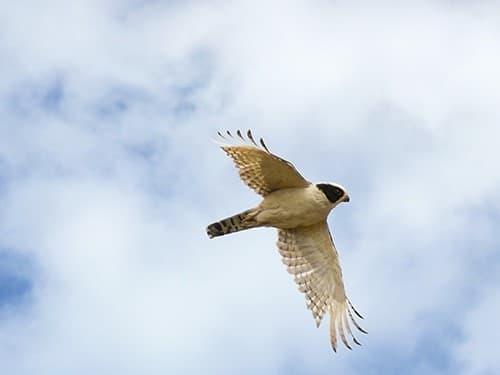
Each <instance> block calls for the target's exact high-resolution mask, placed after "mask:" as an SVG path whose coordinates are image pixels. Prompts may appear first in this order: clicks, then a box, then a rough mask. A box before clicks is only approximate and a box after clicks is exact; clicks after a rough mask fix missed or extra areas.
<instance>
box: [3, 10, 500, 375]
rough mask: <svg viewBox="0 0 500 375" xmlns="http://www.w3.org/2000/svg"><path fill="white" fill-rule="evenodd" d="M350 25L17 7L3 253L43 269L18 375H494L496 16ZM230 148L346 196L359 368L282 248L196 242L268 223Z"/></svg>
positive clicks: (345, 250) (13, 317) (346, 265)
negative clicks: (255, 140) (228, 225)
mask: <svg viewBox="0 0 500 375" xmlns="http://www.w3.org/2000/svg"><path fill="white" fill-rule="evenodd" d="M360 4H362V5H363V6H359V7H356V6H354V5H352V3H346V2H338V3H335V4H333V3H330V2H325V1H316V2H305V1H293V2H283V1H276V2H271V3H268V2H245V1H239V2H232V3H229V2H222V1H218V2H217V1H214V2H204V3H203V4H202V3H200V2H195V1H193V2H182V3H181V2H156V1H155V2H142V3H141V2H130V4H128V5H127V6H124V5H123V3H121V2H120V3H118V2H112V1H108V2H97V1H96V2H92V1H80V2H73V3H72V5H71V7H70V6H68V4H67V3H66V2H58V1H54V2H53V3H52V4H51V6H49V5H47V4H46V5H44V6H43V7H38V8H36V7H35V6H33V7H30V8H28V7H27V6H26V4H25V3H23V2H18V3H16V4H13V5H10V6H9V12H4V13H3V16H0V17H2V18H1V19H0V21H1V22H0V24H1V25H3V26H2V28H3V32H2V33H1V34H2V35H3V37H2V38H3V39H2V40H1V44H0V55H2V56H4V57H5V58H4V59H1V61H2V62H0V69H1V70H0V74H1V77H2V79H1V80H0V82H2V83H0V95H1V99H2V100H1V103H2V104H0V117H1V119H0V184H2V186H0V206H1V207H2V210H1V212H0V235H1V236H0V246H1V247H3V248H10V249H12V251H22V252H23V253H27V254H28V255H29V256H31V257H33V259H34V261H35V262H36V263H37V265H38V267H36V270H38V271H37V272H36V273H34V275H33V281H34V284H35V287H34V289H33V291H32V295H31V303H29V304H28V305H26V306H24V308H23V309H21V310H16V309H13V310H12V311H11V312H10V313H9V314H3V315H2V316H4V317H5V318H4V320H3V321H2V322H1V323H0V336H1V337H3V339H2V344H0V361H1V362H2V364H3V366H4V368H5V369H6V371H7V372H9V373H13V374H14V373H16V374H17V373H19V374H21V373H33V372H34V371H37V372H38V373H50V374H55V373H68V372H71V373H78V372H80V373H88V372H91V371H92V372H97V373H102V372H120V373H164V372H165V371H170V372H174V373H201V372H204V373H236V372H237V373H256V372H266V373H280V372H288V371H289V370H290V367H297V369H296V370H297V372H298V373H311V372H315V373H318V372H325V373H326V372H328V373H330V372H331V371H332V369H334V370H336V371H338V372H343V373H366V371H367V368H365V367H363V365H362V364H361V365H360V364H359V363H365V364H367V366H368V365H369V366H370V368H371V370H373V371H383V372H384V373H398V371H399V373H401V369H404V371H403V372H404V373H418V372H419V371H424V370H423V369H425V371H426V372H428V373H432V372H434V373H443V372H446V371H448V372H449V373H456V371H462V372H463V373H467V374H476V373H481V372H484V371H493V372H494V371H498V370H499V364H498V361H495V360H494V355H493V352H492V351H491V350H489V349H488V348H494V347H495V345H494V341H493V340H494V337H493V335H491V334H489V333H488V332H489V331H488V330H489V329H491V328H489V327H484V324H483V320H488V321H490V322H493V321H494V320H493V318H492V317H493V316H496V315H498V312H499V310H500V306H499V305H498V303H496V302H495V301H496V300H498V298H495V296H496V294H498V290H497V288H495V287H494V286H490V287H489V288H488V289H484V284H485V280H487V279H488V277H486V276H487V275H491V274H493V273H494V272H495V271H496V270H497V268H498V267H497V265H498V257H496V256H495V255H494V249H495V248H498V240H497V239H496V236H495V228H496V226H497V224H498V215H496V214H495V212H497V211H498V203H497V202H498V199H499V195H498V191H499V190H498V188H499V185H500V172H499V171H498V168H497V165H496V164H497V162H496V161H497V160H498V159H499V157H500V155H499V151H498V147H497V144H498V141H497V140H498V139H499V138H500V134H499V133H500V130H499V129H498V126H497V124H498V122H499V120H500V111H499V110H498V108H497V103H498V101H499V99H500V92H499V89H498V87H500V76H499V75H498V74H496V66H498V65H499V64H500V50H499V49H498V47H497V46H496V44H495V41H496V40H498V38H499V36H500V35H499V31H498V28H497V27H496V25H497V21H498V16H497V14H498V12H497V11H498V9H497V8H498V7H497V6H496V5H495V4H494V3H488V2H482V3H481V4H479V3H474V4H471V3H466V2H462V3H460V4H458V5H453V4H451V3H447V2H441V3H436V2H432V3H431V2H423V3H421V4H420V5H418V6H415V5H413V6H412V7H402V6H400V5H399V6H398V5H395V4H392V3H391V2H386V3H384V5H377V6H376V7H375V6H374V5H373V4H371V3H370V4H368V3H363V2H360ZM7 14H8V15H9V16H7ZM55 81H57V82H58V84H59V85H60V86H61V87H60V89H61V95H60V97H54V98H49V99H47V95H48V94H47V92H48V91H50V88H51V87H54V82H55ZM51 100H52V101H53V102H51ZM56 104H57V105H56ZM224 128H229V129H235V128H244V129H245V128H252V129H254V132H255V133H256V134H258V135H262V136H265V138H266V140H267V143H268V145H269V146H270V147H271V149H272V150H274V151H275V152H276V153H278V154H280V155H283V156H284V157H286V158H287V159H289V160H291V161H293V162H294V163H295V165H296V166H297V167H298V168H299V169H300V170H301V171H302V172H303V173H304V175H305V176H306V177H309V178H311V179H312V180H334V181H338V182H340V183H342V184H343V185H345V186H347V187H348V188H349V189H350V191H351V196H352V198H353V199H352V202H351V203H350V204H349V205H345V206H342V207H339V208H338V209H336V211H335V212H334V214H333V217H332V219H331V220H330V223H331V224H332V226H333V232H334V236H335V239H336V243H337V245H338V247H339V252H340V254H341V262H342V265H343V269H344V278H345V281H346V285H347V290H348V293H349V294H350V296H351V299H352V300H353V302H354V303H355V304H356V305H357V307H358V308H359V309H360V310H361V312H363V313H364V315H365V316H366V322H364V323H365V324H364V325H365V326H366V328H367V329H368V330H369V331H370V335H368V336H366V337H362V339H363V340H362V341H363V342H364V343H366V345H365V346H364V347H363V348H360V349H359V350H357V351H356V352H353V353H346V352H341V353H340V354H339V355H337V356H335V357H333V355H332V354H331V353H330V352H331V349H330V348H329V345H328V339H327V329H326V324H325V326H323V327H321V329H319V330H316V329H315V328H314V322H313V320H312V319H311V317H310V313H309V312H308V311H307V310H306V309H305V304H304V302H303V297H302V296H301V295H299V293H298V292H297V291H296V290H295V287H294V285H293V282H292V280H291V278H290V277H289V275H287V274H286V272H285V271H284V269H283V267H282V266H281V264H280V261H279V257H278V254H277V252H276V250H275V249H274V241H275V234H274V233H273V231H271V230H259V231H257V230H255V231H251V232H246V233H239V234H237V235H233V236H228V237H227V238H221V239H217V240H213V241H209V240H208V239H207V238H206V236H205V233H204V227H205V226H206V224H208V223H209V222H211V221H213V220H216V219H218V218H220V217H224V216H226V215H228V214H231V213H234V212H236V211H238V210H243V209H246V208H248V206H250V205H254V204H256V203H257V202H258V197H256V196H254V195H253V193H252V192H250V191H249V190H247V189H246V188H245V187H243V185H242V184H241V183H240V182H239V181H238V178H237V175H236V172H235V171H234V170H233V169H232V167H231V162H230V161H229V160H227V159H226V157H225V156H224V155H223V153H221V152H219V151H217V149H216V147H215V145H213V144H212V143H211V142H210V138H211V137H213V136H214V135H215V130H217V129H224ZM318 161H319V162H318ZM478 273H480V274H483V275H485V279H482V278H477V277H476V274H478ZM483 290H486V291H483ZM471 296H474V298H472V302H471ZM457 311H458V312H457ZM486 318H487V319H486ZM436 348H437V349H436ZM433 350H434V352H437V353H443V356H445V357H446V358H445V359H442V360H441V362H440V361H438V360H437V359H436V358H435V357H433V356H432V355H431V354H432V353H430V352H432V351H433ZM462 364H463V367H462Z"/></svg>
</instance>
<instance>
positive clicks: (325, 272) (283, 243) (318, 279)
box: [277, 221, 366, 351]
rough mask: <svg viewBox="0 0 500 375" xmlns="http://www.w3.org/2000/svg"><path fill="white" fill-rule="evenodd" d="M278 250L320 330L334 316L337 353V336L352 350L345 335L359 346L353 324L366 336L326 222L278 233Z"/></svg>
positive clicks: (332, 337) (332, 336)
mask: <svg viewBox="0 0 500 375" xmlns="http://www.w3.org/2000/svg"><path fill="white" fill-rule="evenodd" d="M277 245H278V248H279V251H280V254H281V255H282V257H283V258H282V260H283V263H284V264H285V265H286V266H287V271H288V272H289V273H291V274H292V275H294V276H295V282H296V283H297V284H298V287H299V290H300V291H301V292H303V293H305V295H306V303H307V307H308V308H309V309H310V310H311V311H312V314H313V317H314V319H315V320H316V325H317V326H319V325H320V323H321V320H322V319H323V316H324V315H325V313H326V312H328V313H329V314H330V341H331V344H332V348H333V350H334V351H337V332H338V334H339V335H340V338H341V339H342V342H343V343H344V344H345V346H346V347H347V348H349V349H351V346H350V345H349V343H348V341H347V339H346V335H345V331H347V333H348V334H349V335H350V336H351V337H352V339H353V341H354V342H355V343H356V344H359V345H361V344H360V343H359V341H358V340H357V339H356V338H355V337H354V335H353V334H352V331H351V327H350V325H349V320H350V321H351V322H352V323H353V324H354V325H355V327H357V328H358V329H359V330H360V331H361V332H363V333H366V331H364V330H363V329H362V328H361V327H360V326H359V325H358V323H357V322H356V321H355V320H354V317H353V314H352V312H351V310H352V311H353V312H354V313H355V314H356V315H358V316H359V317H361V316H360V315H359V313H358V312H357V311H356V310H355V309H354V307H353V306H352V305H351V303H350V302H349V300H348V298H347V297H346V294H345V289H344V282H343V281H342V271H341V269H340V264H339V259H338V254H337V250H336V248H335V245H334V244H333V240H332V237H331V235H330V231H329V229H328V224H327V223H326V221H324V222H321V223H318V224H315V225H311V226H307V227H298V228H294V229H286V230H285V229H279V230H278V243H277Z"/></svg>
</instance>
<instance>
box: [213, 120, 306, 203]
mask: <svg viewBox="0 0 500 375" xmlns="http://www.w3.org/2000/svg"><path fill="white" fill-rule="evenodd" d="M218 134H219V136H221V137H222V138H223V139H224V140H226V141H230V142H234V141H236V140H237V139H236V138H235V137H233V136H232V134H231V133H230V132H229V131H228V132H227V133H226V134H227V135H228V136H229V137H230V138H229V137H227V136H223V135H222V134H221V133H218ZM236 134H237V136H238V138H239V140H240V141H242V142H243V143H242V144H236V145H235V144H222V145H221V148H222V149H223V150H224V151H225V152H226V154H228V155H229V156H230V157H231V158H232V159H233V161H234V164H235V166H236V167H237V168H238V169H239V174H240V177H241V179H242V180H243V182H244V183H245V184H246V185H248V186H249V187H250V188H252V189H253V190H254V191H255V192H256V193H257V194H260V195H262V196H264V197H265V196H266V195H268V194H269V193H271V192H273V191H275V190H279V189H284V188H299V187H307V186H308V185H310V182H309V181H307V180H306V179H305V178H304V177H302V176H301V175H300V173H299V172H297V170H296V169H295V167H294V166H293V164H292V163H290V162H288V161H286V160H284V159H282V158H280V157H279V156H276V155H274V154H272V153H271V152H270V151H269V149H268V148H267V146H266V145H265V143H264V141H263V139H262V138H261V139H260V146H259V145H258V144H257V142H255V140H254V138H253V136H252V133H251V132H250V130H249V131H248V132H247V137H248V139H245V137H244V136H243V135H242V134H241V132H240V131H239V130H238V131H237V133H236Z"/></svg>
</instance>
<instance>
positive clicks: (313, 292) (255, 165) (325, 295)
mask: <svg viewBox="0 0 500 375" xmlns="http://www.w3.org/2000/svg"><path fill="white" fill-rule="evenodd" d="M227 134H228V136H229V137H230V139H228V138H227V137H224V136H223V135H222V134H220V133H219V135H220V136H221V137H222V138H223V139H225V140H229V141H231V142H233V144H223V145H221V147H222V149H223V150H224V151H225V152H226V153H227V154H228V155H229V156H230V157H231V158H232V159H233V161H234V164H235V165H236V167H237V168H238V170H239V174H240V177H241V179H242V180H243V182H244V183H245V184H246V185H248V186H249V187H250V188H252V189H253V190H254V191H255V192H257V193H258V194H260V195H262V196H264V197H265V196H266V195H268V194H269V193H271V192H273V191H275V190H279V189H284V188H305V187H307V186H309V185H310V182H309V181H307V180H306V179H304V177H302V176H301V174H300V173H299V172H298V171H297V170H296V169H295V167H294V166H293V165H292V164H291V163H289V162H288V161H286V160H284V159H282V158H280V157H278V156H276V155H274V154H272V153H271V152H269V150H268V148H267V147H266V145H265V144H264V142H263V140H262V139H261V140H260V144H261V146H262V147H260V146H259V145H258V144H257V143H256V142H255V140H254V138H253V136H252V134H251V132H250V131H248V133H247V137H248V140H249V141H250V142H251V143H250V142H248V141H247V140H246V139H245V138H244V137H243V135H242V134H241V132H240V131H238V132H237V136H238V137H239V140H240V141H242V142H244V143H242V144H236V145H235V144H234V141H236V138H235V137H233V136H232V135H231V133H229V132H227ZM277 245H278V248H279V251H280V254H281V256H282V260H283V263H284V264H285V265H286V266H287V270H288V272H289V273H291V274H293V275H294V277H295V282H296V283H297V285H298V287H299V290H300V291H301V292H303V293H304V294H305V297H306V303H307V307H308V308H309V309H310V310H311V311H312V314H313V317H314V319H315V321H316V324H317V326H319V325H320V323H321V320H322V318H323V316H324V315H325V313H326V312H329V314H330V341H331V344H332V348H333V350H335V351H336V350H337V333H338V334H339V336H340V338H341V340H342V342H343V343H344V344H345V346H346V347H347V348H349V349H351V346H350V345H349V342H348V341H347V339H346V332H347V334H349V336H351V337H352V339H353V341H354V342H355V343H356V344H359V341H358V340H357V339H356V338H355V337H354V335H353V334H352V330H351V327H350V325H349V320H350V321H351V322H352V323H353V324H354V325H355V326H356V327H357V328H358V329H359V330H360V331H361V332H364V333H366V332H365V331H364V330H363V329H362V328H361V327H360V326H359V325H358V323H357V322H356V321H355V320H354V317H353V314H352V312H351V310H352V311H353V312H354V313H355V314H356V315H358V316H359V317H361V316H360V315H359V314H358V313H357V311H356V310H355V309H354V307H353V306H352V305H351V303H350V301H349V300H348V298H347V297H346V294H345V290H344V283H343V281H342V271H341V269H340V264H339V260H338V254H337V250H336V249H335V246H334V243H333V240H332V238H331V234H330V231H329V229H328V225H327V222H326V219H325V220H324V221H323V222H320V223H318V224H314V225H310V226H307V227H297V228H294V229H278V242H277Z"/></svg>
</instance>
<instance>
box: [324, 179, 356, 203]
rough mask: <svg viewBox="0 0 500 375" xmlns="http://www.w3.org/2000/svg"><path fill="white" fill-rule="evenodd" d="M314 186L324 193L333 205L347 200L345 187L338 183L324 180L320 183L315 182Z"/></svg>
mask: <svg viewBox="0 0 500 375" xmlns="http://www.w3.org/2000/svg"><path fill="white" fill-rule="evenodd" d="M316 187H317V188H318V189H319V190H320V191H321V192H322V193H323V194H325V196H326V198H327V199H328V200H329V201H330V203H331V204H332V205H334V206H336V205H338V204H339V203H342V202H349V199H350V198H349V195H348V194H347V191H346V189H345V188H344V187H343V186H341V185H339V184H334V183H331V182H325V183H321V184H316Z"/></svg>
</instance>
